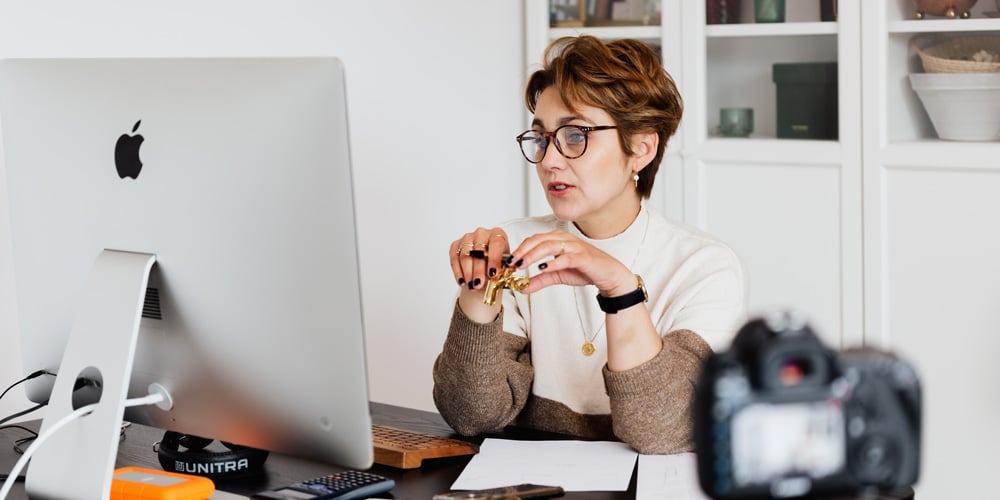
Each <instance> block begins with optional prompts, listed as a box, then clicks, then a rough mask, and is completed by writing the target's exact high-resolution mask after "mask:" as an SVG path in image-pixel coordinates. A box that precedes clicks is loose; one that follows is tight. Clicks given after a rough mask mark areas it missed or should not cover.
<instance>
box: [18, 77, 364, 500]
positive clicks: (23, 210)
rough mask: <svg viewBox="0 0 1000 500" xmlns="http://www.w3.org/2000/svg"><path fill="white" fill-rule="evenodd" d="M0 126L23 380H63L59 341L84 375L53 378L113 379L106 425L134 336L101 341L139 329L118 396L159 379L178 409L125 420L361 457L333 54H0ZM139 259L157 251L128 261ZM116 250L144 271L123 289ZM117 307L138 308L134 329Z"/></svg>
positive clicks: (326, 457)
mask: <svg viewBox="0 0 1000 500" xmlns="http://www.w3.org/2000/svg"><path fill="white" fill-rule="evenodd" d="M0 128H2V134H3V136H2V137H3V152H4V159H5V166H6V173H7V181H8V190H9V193H8V196H9V201H10V214H11V235H12V245H13V257H14V270H15V273H14V274H15V290H16V300H17V314H18V319H19V328H20V331H19V334H20V343H21V346H22V351H23V367H24V370H25V371H26V372H28V373H30V372H32V371H35V370H38V369H47V370H50V371H53V372H57V371H59V369H60V364H61V360H63V359H64V358H63V356H64V347H66V348H67V349H66V355H67V359H68V358H69V357H70V354H71V353H70V351H74V353H75V354H74V356H75V357H76V359H77V363H81V362H82V363H83V364H82V366H85V367H87V369H84V370H80V373H68V374H67V373H59V379H56V380H67V379H66V377H69V379H68V382H55V384H56V388H57V389H58V388H59V384H60V383H63V384H64V385H65V384H67V383H68V384H69V386H70V387H71V386H73V385H74V384H73V381H74V380H76V379H77V377H80V376H83V377H85V378H88V379H94V380H100V379H101V378H102V377H103V378H104V380H103V381H102V382H101V383H102V384H103V393H102V394H101V395H100V403H99V406H98V410H95V411H94V413H93V414H92V415H96V414H97V413H98V411H101V408H102V407H103V406H107V407H108V408H110V410H109V411H111V412H112V413H113V412H114V411H117V410H116V408H117V407H116V405H117V404H119V403H120V400H121V399H123V396H121V395H118V394H114V393H113V392H114V391H113V387H111V385H113V384H110V383H109V380H108V379H109V378H114V375H113V374H109V373H101V372H102V370H104V369H106V368H102V367H103V366H105V365H102V364H101V363H105V360H103V359H101V358H106V357H109V356H110V357H111V358H113V359H112V365H113V366H117V363H118V362H119V361H117V359H118V358H123V357H125V358H130V357H132V356H133V354H132V353H131V352H130V347H129V346H128V345H127V344H129V342H131V341H130V337H129V334H127V333H126V334H124V336H122V335H119V334H118V333H116V332H112V331H110V330H115V329H118V330H125V329H128V328H129V326H128V325H132V324H134V322H135V321H139V323H138V324H139V328H138V335H137V337H136V342H135V348H134V363H133V365H132V367H131V370H128V368H129V366H128V362H127V361H121V362H122V363H124V366H123V367H121V368H122V369H124V370H125V372H126V373H125V378H126V380H125V385H126V386H128V396H129V397H136V396H143V395H145V394H146V393H147V387H148V386H149V384H150V383H153V382H156V383H159V384H161V385H162V386H163V387H165V388H166V389H167V390H168V391H169V394H170V395H171V396H172V400H173V406H172V408H171V409H170V410H168V411H164V410H162V409H160V408H158V407H155V406H145V407H138V408H132V409H129V410H128V412H127V414H126V416H125V418H126V419H128V420H130V421H135V422H140V423H145V424H149V425H153V426H156V427H161V428H164V429H170V430H175V431H178V432H182V433H185V434H192V435H197V436H203V437H207V438H213V439H219V440H223V441H227V442H231V443H236V444H240V445H246V446H250V447H254V448H261V449H266V450H272V451H278V452H284V453H289V454H294V455H299V456H303V457H309V458H313V459H319V460H322V461H326V462H329V463H337V464H340V465H344V466H347V467H352V468H367V467H369V466H370V465H371V463H372V456H373V451H372V441H371V420H370V413H369V406H368V386H367V377H366V362H365V349H364V338H363V316H362V304H361V291H360V278H359V274H358V253H357V239H356V227H355V214H354V201H353V199H354V198H353V190H352V179H351V167H350V155H349V149H348V143H349V137H348V122H347V109H346V97H345V82H344V72H343V67H342V64H341V63H340V61H338V60H337V59H335V58H322V57H317V58H270V59H256V58H236V59H210V58H203V59H171V58H159V59H6V60H2V61H0ZM106 250H115V251H117V252H108V251H106ZM135 253H138V254H139V256H140V257H142V256H143V255H145V256H147V257H150V259H149V260H147V261H143V262H141V263H139V264H137V265H135V266H133V267H132V268H129V266H130V265H131V264H128V263H127V261H128V258H129V257H130V256H135V255H136V254H135ZM115 258H124V259H125V261H123V262H125V265H124V268H125V269H133V270H131V271H125V272H126V274H127V273H131V274H128V276H127V277H126V279H124V281H121V280H119V284H114V282H115V280H116V279H118V278H120V276H117V275H116V273H120V272H122V265H121V262H118V263H115ZM102 259H109V260H106V261H105V260H102ZM153 260H155V266H153V267H152V271H151V272H149V275H148V283H144V281H145V278H144V277H142V276H141V275H144V274H145V272H146V271H143V270H142V269H140V268H143V267H146V268H148V267H149V263H151V262H152V261H153ZM102 262H103V263H102ZM116 266H117V267H116ZM135 269H139V270H138V271H135ZM122 282H123V283H125V285H121V284H120V283H122ZM109 283H111V284H110V285H109ZM108 287H110V291H109V289H108ZM136 287H142V288H143V289H144V290H145V292H146V294H145V299H144V300H139V299H135V298H133V296H134V295H135V294H136V292H135V290H137V289H138V288H136ZM116 300H117V301H118V302H119V303H124V304H130V303H134V302H136V301H137V300H139V302H142V303H143V306H142V307H141V309H142V313H141V320H139V319H138V316H139V313H138V312H137V311H132V310H129V307H134V306H128V305H126V306H125V307H124V309H125V312H124V313H122V312H121V309H122V307H121V306H119V305H113V304H109V303H110V302H114V301H116ZM130 301H131V302H130ZM95 304H98V305H95ZM116 307H117V309H115V308H116ZM102 308H106V309H108V310H109V311H112V312H111V313H108V312H106V311H103V310H101V309H102ZM111 316H114V317H113V318H110V317H111ZM122 316H124V317H122ZM88 322H89V324H90V325H95V324H96V325H98V327H96V328H94V327H93V326H88V327H86V328H84V327H81V326H80V324H81V323H88ZM116 322H117V323H116ZM108 324H110V325H125V326H122V327H120V328H119V327H118V326H114V328H104V327H103V326H101V325H108ZM88 328H89V329H90V330H89V331H88ZM71 330H73V333H72V335H71V333H70V332H71ZM109 353H110V354H109ZM81 359H82V361H81ZM91 359H93V360H95V361H94V362H93V363H91V361H90V360H91ZM95 367H96V370H95V369H94V368H95ZM117 369H118V368H115V370H117ZM76 370H77V368H74V369H73V371H76ZM95 371H96V372H98V373H96V374H95V373H94V372H95ZM111 371H114V370H111ZM129 375H130V379H131V381H130V383H129V381H128V379H129ZM53 383H54V382H53V379H52V378H50V377H41V378H39V379H36V380H34V381H33V383H32V384H31V385H30V386H29V387H28V389H27V393H28V397H29V398H30V399H31V400H34V401H36V402H43V401H46V400H47V399H49V397H50V394H53V396H52V397H53V402H52V404H50V406H49V409H48V411H49V412H50V413H48V414H47V415H46V423H47V422H48V421H49V418H50V417H51V416H52V415H51V412H52V411H56V410H53V408H54V407H55V403H57V401H55V393H53ZM70 392H72V391H70ZM58 403H59V404H63V405H65V404H67V403H65V402H64V401H58ZM80 404H81V403H79V402H76V403H73V405H74V407H78V406H79V405H80ZM92 418H96V417H92V416H87V417H83V418H82V419H81V420H83V421H86V420H87V419H92ZM118 418H119V420H118V422H119V423H120V419H121V417H120V416H119V417H118ZM43 428H44V425H43ZM102 432H103V431H102ZM76 434H86V432H79V431H77V432H73V431H68V430H63V431H60V436H62V437H64V438H65V439H68V440H70V441H68V442H66V441H63V442H61V443H62V446H66V447H69V448H84V447H87V446H89V445H87V444H86V441H81V439H82V438H80V437H74V436H75V435H76ZM116 436H117V435H116ZM53 439H55V438H53ZM101 439H103V438H101ZM58 443H59V442H57V441H51V442H50V444H46V445H43V446H42V447H40V448H39V455H36V457H35V458H34V459H33V462H32V468H31V470H30V471H29V473H28V488H29V492H30V490H31V488H32V475H33V474H41V473H40V472H36V469H37V470H41V468H42V466H41V465H39V464H38V461H39V460H40V459H41V453H42V451H43V450H44V449H45V448H47V447H55V446H57V444H58ZM106 444H107V443H101V444H100V446H105V445H106ZM111 447H112V448H116V447H117V437H115V438H114V441H113V442H112V443H111ZM65 451H67V450H62V451H61V452H60V454H61V453H63V452H65ZM74 452H75V453H83V454H86V453H87V451H86V450H84V451H82V452H81V451H80V450H79V449H77V450H75V451H74ZM95 453H96V452H95ZM112 453H113V451H112ZM104 458H107V457H104ZM113 459H114V457H113V456H112V457H111V458H110V460H111V462H112V463H113ZM52 460H54V461H55V462H57V463H59V464H60V465H59V466H69V467H70V469H68V470H72V471H79V470H80V467H81V466H82V464H79V463H72V460H75V459H73V458H52V457H51V456H47V457H46V461H52ZM100 467H101V468H102V469H103V467H104V466H103V465H102V466H100ZM110 472H111V471H110V470H108V471H107V474H108V475H110ZM109 477H110V476H109ZM62 479H67V478H62ZM81 481H83V482H88V481H89V482H93V481H95V479H93V478H90V479H88V478H82V479H81ZM35 482H36V483H37V482H38V481H35ZM56 496H59V494H57V495H56ZM94 497H96V496H91V498H94ZM104 497H105V498H106V497H107V495H106V494H104Z"/></svg>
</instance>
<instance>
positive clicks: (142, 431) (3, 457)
mask: <svg viewBox="0 0 1000 500" xmlns="http://www.w3.org/2000/svg"><path fill="white" fill-rule="evenodd" d="M371 412H372V421H373V422H374V423H376V424H381V425H389V426H392V427H398V428H401V429H409V430H414V431H419V432H424V433H427V434H432V435H435V436H441V437H450V438H457V439H465V440H468V441H472V442H476V443H481V442H482V440H483V439H485V438H486V437H498V438H506V439H560V438H562V439H565V438H566V436H560V435H556V434H551V433H545V432H540V431H531V430H527V429H508V430H505V431H504V432H502V433H499V434H491V435H487V436H477V437H475V438H462V437H460V436H457V435H456V434H455V433H454V432H453V431H452V430H451V428H450V427H448V425H447V424H445V423H444V420H443V419H442V418H441V416H440V415H438V414H436V413H431V412H426V411H420V410H412V409H408V408H402V407H399V406H393V405H387V404H381V403H372V404H371ZM39 424H40V422H39V421H33V422H29V423H28V424H26V425H25V426H26V427H30V428H33V429H38V426H39ZM24 435H25V434H24V433H23V432H21V431H17V430H7V431H3V432H0V471H3V472H6V471H9V470H10V469H11V468H12V467H13V466H14V463H15V462H16V461H17V458H18V455H17V454H16V453H15V452H14V450H13V443H14V441H15V440H16V439H18V438H20V437H23V436H24ZM162 437H163V431H162V430H159V429H155V428H152V427H147V426H144V425H132V426H131V427H129V429H128V431H127V432H126V434H125V439H123V440H122V441H121V444H120V445H119V447H118V460H117V463H116V467H126V466H139V467H146V468H150V469H157V470H159V469H160V463H159V461H158V460H157V458H156V453H154V452H153V443H155V442H157V441H159V440H160V438H162ZM469 460H470V457H469V456H465V457H451V458H437V459H433V460H425V461H424V462H423V466H422V467H421V468H419V469H410V470H401V469H396V468H393V467H386V466H383V465H378V464H376V465H374V466H373V467H372V468H371V471H372V472H374V473H376V474H380V475H382V476H386V477H389V478H392V479H393V480H395V481H396V488H395V489H393V490H392V495H391V496H389V495H387V496H386V498H396V499H406V500H427V499H430V498H431V497H432V496H434V494H436V493H441V492H444V491H448V490H449V487H450V486H451V484H452V482H454V481H455V479H456V478H457V477H458V475H459V474H461V472H462V470H463V469H464V468H465V465H466V464H467V463H468V462H469ZM28 469H29V470H30V466H29V467H28ZM341 470H344V469H343V468H342V467H337V466H333V465H328V464H323V463H318V462H313V461H308V460H302V459H298V458H293V457H288V456H284V455H278V454H274V453H272V454H271V455H270V456H269V457H268V459H267V462H266V464H265V466H264V473H263V474H260V475H259V476H255V477H252V478H244V479H240V480H230V481H217V482H216V489H218V490H221V491H226V492H230V493H236V494H239V495H247V496H249V495H250V494H253V493H255V492H258V491H261V490H266V489H270V488H275V487H278V486H285V485H288V484H291V483H294V482H297V481H301V480H304V479H311V478H314V477H317V476H321V475H324V474H329V473H331V472H337V471H341ZM635 487H636V473H635V471H634V470H633V472H632V480H631V482H630V484H629V489H628V491H625V492H572V493H567V494H566V496H565V497H564V498H566V499H567V500H585V499H591V500H598V499H617V498H635ZM912 495H913V491H912V490H911V489H907V492H905V493H904V494H900V495H889V496H879V497H867V499H868V500H875V498H877V499H880V500H882V499H884V500H902V499H906V498H912ZM8 498H10V499H12V500H13V499H25V498H27V496H26V495H25V493H24V484H23V483H19V484H17V485H15V487H14V489H13V491H11V494H10V496H9V497H8Z"/></svg>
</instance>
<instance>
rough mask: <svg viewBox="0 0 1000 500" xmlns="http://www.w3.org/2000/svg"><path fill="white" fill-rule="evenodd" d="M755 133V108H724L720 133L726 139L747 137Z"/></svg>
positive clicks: (720, 119)
mask: <svg viewBox="0 0 1000 500" xmlns="http://www.w3.org/2000/svg"><path fill="white" fill-rule="evenodd" d="M751 132H753V108H722V109H721V110H720V112H719V133H720V134H722V135H724V136H726V137H747V136H749V135H750V133H751Z"/></svg>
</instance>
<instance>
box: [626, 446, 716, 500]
mask: <svg viewBox="0 0 1000 500" xmlns="http://www.w3.org/2000/svg"><path fill="white" fill-rule="evenodd" d="M635 498H636V500H708V497H707V496H705V494H704V493H703V492H702V491H701V486H699V485H698V464H697V462H696V461H695V454H694V453H678V454H676V455H639V477H638V480H637V483H636V491H635Z"/></svg>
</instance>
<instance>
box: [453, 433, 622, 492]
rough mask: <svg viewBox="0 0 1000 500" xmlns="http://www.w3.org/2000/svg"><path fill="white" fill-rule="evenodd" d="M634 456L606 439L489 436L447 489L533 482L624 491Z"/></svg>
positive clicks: (569, 487) (570, 488)
mask: <svg viewBox="0 0 1000 500" xmlns="http://www.w3.org/2000/svg"><path fill="white" fill-rule="evenodd" d="M637 456H638V453H636V452H635V451H634V450H632V449H631V448H629V447H628V445H626V444H625V443H615V442H610V441H512V440H507V439H493V438H488V439H486V440H484V441H483V444H482V445H480V446H479V453H478V454H477V455H476V456H474V457H472V460H470V461H469V464H468V465H466V466H465V470H463V471H462V474H461V475H459V476H458V479H456V480H455V483H454V484H452V485H451V489H453V490H480V489H485V488H498V487H500V486H510V485H515V484H521V483H534V484H544V485H549V486H562V488H563V489H564V490H566V491H625V490H627V489H628V483H629V480H630V479H632V470H633V469H634V468H635V460H636V457H637Z"/></svg>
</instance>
